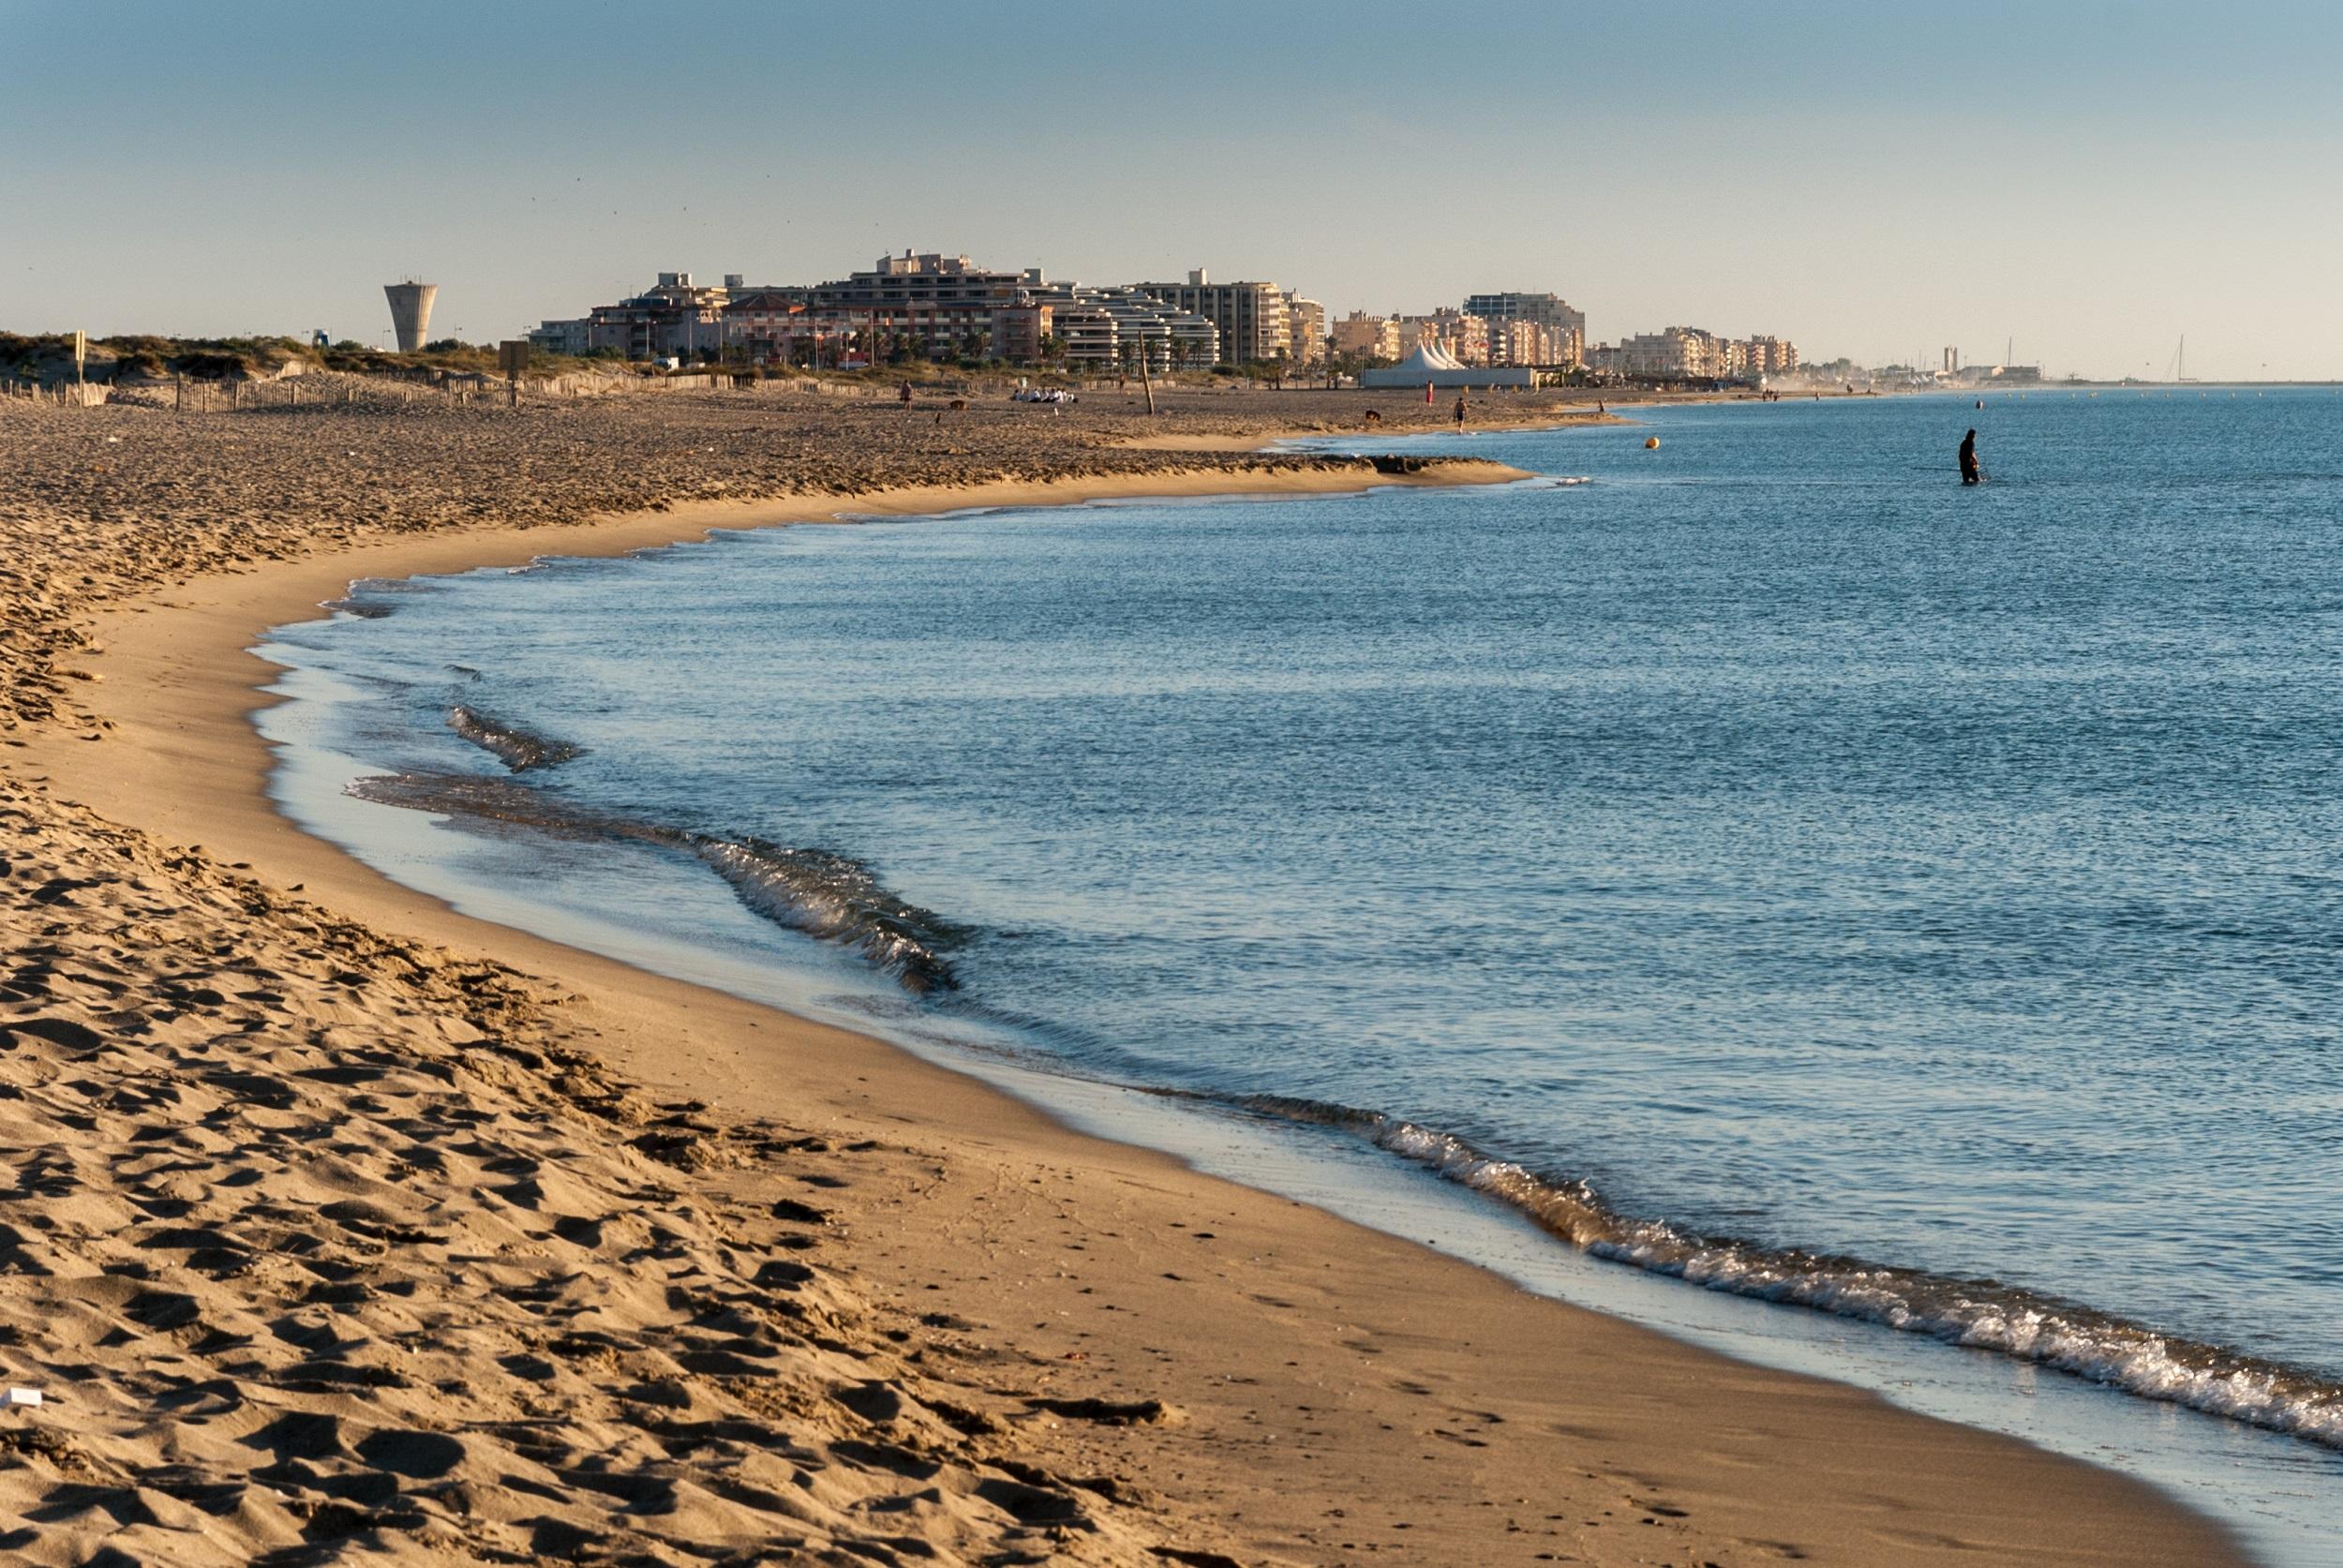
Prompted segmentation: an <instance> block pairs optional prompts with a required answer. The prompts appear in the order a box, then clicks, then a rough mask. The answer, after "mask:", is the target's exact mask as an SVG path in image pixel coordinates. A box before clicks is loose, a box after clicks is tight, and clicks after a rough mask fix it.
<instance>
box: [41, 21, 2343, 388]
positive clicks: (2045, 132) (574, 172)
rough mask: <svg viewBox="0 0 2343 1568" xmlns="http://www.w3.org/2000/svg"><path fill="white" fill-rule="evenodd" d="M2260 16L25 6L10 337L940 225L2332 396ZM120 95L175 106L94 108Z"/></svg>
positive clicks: (790, 255)
mask: <svg viewBox="0 0 2343 1568" xmlns="http://www.w3.org/2000/svg"><path fill="white" fill-rule="evenodd" d="M2250 8H2251V9H2252V10H2253V11H2254V12H2255V13H2256V15H2257V18H2258V21H2259V24H2258V25H2254V26H2240V27H2234V28H2224V29H2220V30H2218V31H2217V32H2214V31H2208V30H2205V29H2203V28H2201V27H2200V26H2198V25H2196V24H2194V23H2193V22H2192V19H2191V13H2190V12H2189V11H2188V10H2187V8H2186V7H2182V6H2179V5H2176V4H2157V3H2151V4H2142V5H2136V6H2129V7H2122V8H2121V11H2120V15H2118V14H2117V13H2113V12H2109V11H2108V10H2106V9H2105V8H2104V7H2084V6H2079V5H2078V6H2068V7H2018V6H2014V5H2008V4H1984V5H1980V6H1976V7H1970V8H1969V9H1967V10H1966V11H1964V12H1963V13H1962V24H1961V26H1960V27H1959V28H1958V29H1957V30H1955V32H1953V33H1952V34H1949V35H1948V32H1947V30H1946V29H1945V28H1943V27H1942V26H1940V25H1937V24H1936V22H1934V21H1933V19H1920V18H1917V17H1915V18H1904V17H1888V16H1881V15H1877V14H1874V12H1873V10H1870V9H1866V8H1862V7H1850V6H1845V5H1837V4H1818V3H1810V4H1799V5H1790V6H1785V7H1768V8H1767V9H1766V11H1765V12H1764V14H1763V15H1762V16H1759V15H1753V14H1744V13H1743V11H1742V10H1741V9H1739V8H1736V7H1724V6H1722V5H1693V6H1688V7H1681V8H1680V9H1679V10H1677V11H1675V12H1672V13H1670V14H1669V15H1667V16H1664V17H1649V16H1643V17H1631V16H1609V15H1597V14H1586V15H1579V14H1575V13H1568V14H1565V13H1557V12H1549V11H1547V10H1545V9H1544V8H1540V7H1527V6H1514V5H1485V6H1477V7H1467V8H1466V9H1465V10H1464V11H1462V12H1460V13H1455V15H1453V16H1441V17H1426V16H1425V13H1423V12H1421V11H1420V10H1418V9H1415V8H1412V7H1404V6H1398V5H1392V4H1386V5H1366V6H1363V7H1324V6H1311V5H1303V6H1295V7H1287V8H1284V9H1282V10H1280V11H1279V12H1278V13H1277V14H1278V15H1279V16H1280V17H1282V18H1284V19H1285V21H1286V22H1287V23H1288V25H1285V26H1280V27H1277V28H1275V29H1272V30H1271V32H1272V35H1273V36H1274V37H1275V40H1276V48H1274V49H1260V50H1219V49H1216V50H1214V51H1213V52H1211V59H1212V61H1213V66H1212V68H1211V69H1209V70H1205V69H1201V68H1193V67H1194V66H1195V62H1194V61H1192V60H1191V61H1190V62H1189V63H1188V66H1187V67H1182V68H1177V69H1174V68H1171V67H1172V66H1173V65H1175V64H1176V60H1174V59H1173V58H1172V57H1171V56H1170V55H1167V54H1166V53H1165V51H1166V50H1167V49H1170V48H1171V45H1172V44H1173V43H1174V42H1175V41H1176V39H1177V38H1178V37H1187V38H1189V39H1190V40H1191V41H1193V40H1194V39H1196V38H1198V37H1201V36H1202V35H1203V34H1204V33H1205V32H1208V31H1210V30H1212V29H1216V28H1217V29H1220V30H1221V31H1222V32H1223V33H1224V34H1226V35H1227V36H1229V37H1237V36H1240V35H1242V36H1250V35H1249V34H1243V30H1244V29H1245V28H1246V25H1247V19H1248V18H1251V17H1252V16H1254V15H1255V14H1256V13H1252V12H1247V11H1245V10H1243V9H1241V8H1237V7H1228V6H1219V5H1211V4H1207V5H1203V6H1200V7H1196V8H1195V9H1194V10H1193V11H1192V12H1190V13H1188V14H1187V16H1186V20H1185V22H1184V24H1183V27H1182V28H1181V29H1178V30H1176V31H1175V33H1174V34H1172V35H1171V36H1166V35H1164V34H1163V33H1162V30H1161V29H1160V28H1159V27H1158V26H1157V20H1156V19H1152V18H1150V17H1147V16H1144V15H1142V13H1136V12H1122V11H1119V10H1112V9H1109V10H1105V11H1102V12H1099V13H1097V14H1096V15H1094V16H1091V17H1086V18H1085V19H1084V25H1083V26H1082V28H1079V29H1075V30H1073V31H1072V32H1071V33H1069V34H1067V35H1066V36H1064V37H1057V38H1056V39H1055V41H1054V42H1053V44H1052V52H1050V53H1049V54H1048V55H1047V56H1046V57H1036V56H1034V55H1032V54H1031V53H1030V52H1020V51H1019V50H1018V49H1016V48H1014V47H1012V45H1011V43H1010V41H1009V40H1013V39H1014V38H1016V37H1018V36H1020V34H1021V32H1022V31H1023V29H1022V28H1021V26H1020V25H1019V22H1020V19H1021V18H1022V17H1025V16H1026V15H1027V14H1028V9H1027V8H1026V7H1020V6H1017V5H1015V4H1008V5H1006V6H1005V7H996V8H994V9H992V10H989V11H987V12H985V13H983V14H982V15H974V14H970V13H964V12H956V11H951V10H947V9H944V8H941V7H939V8H936V9H934V10H932V11H929V12H926V13H925V14H923V15H922V16H921V17H920V18H919V26H920V31H921V36H922V38H923V40H924V45H923V47H922V48H921V49H920V50H918V51H913V52H905V51H903V50H902V49H900V48H897V47H892V45H893V44H894V43H897V42H899V41H900V40H899V39H894V38H892V37H891V33H892V32H893V30H895V29H898V28H899V27H900V26H901V22H899V21H888V20H887V19H885V18H882V17H877V16H871V17H864V16H858V15H833V14H829V13H827V12H815V11H806V12H798V11H795V10H777V11H771V12H765V11H749V12H741V11H738V10H737V9H726V8H724V7H694V6H691V5H683V6H679V7H670V8H668V9H667V10H664V11H663V12H662V13H661V22H660V26H659V28H658V29H657V31H659V32H660V34H661V35H662V36H663V37H671V38H673V39H674V40H675V41H677V42H678V43H680V44H689V45H691V47H690V48H688V49H685V50H682V51H680V52H679V58H678V59H673V60H671V59H668V58H666V57H665V56H664V55H662V54H660V53H659V52H652V54H651V55H650V56H649V57H645V56H644V55H642V54H641V53H640V52H628V51H614V50H611V49H607V48H604V47H600V46H599V45H597V44H595V43H594V40H595V39H596V38H597V37H601V36H603V35H604V34H606V33H607V31H608V29H609V28H610V27H611V26H612V25H614V22H615V19H622V18H623V17H624V16H625V15H627V14H628V13H624V12H621V11H618V10H615V9H612V8H610V7H595V6H555V5H546V4H537V5H527V4H517V5H514V6H510V7H470V8H465V7H454V6H448V5H443V4H438V3H436V0H422V3H419V4H417V5H416V6H414V7H410V16H409V18H408V20H407V22H405V23H403V24H402V26H401V27H399V28H397V29H381V28H379V27H377V26H376V25H375V23H374V22H373V20H372V19H370V18H367V17H366V16H365V15H363V14H361V13H343V12H339V11H336V10H330V9H317V8H309V7H297V6H292V5H290V4H268V3H261V4H255V5H253V6H250V7H242V8H240V9H239V10H238V11H237V12H235V13H233V14H232V15H231V16H228V17H225V18H223V17H221V16H217V15H210V14H202V15H199V14H197V13H193V12H178V11H172V10H168V9H165V10H154V9H150V8H147V7H138V6H134V5H127V4H119V3H109V0H97V3H93V4H89V5H82V6H72V7H67V6H62V5H53V4H46V3H41V0H0V48H5V49H6V50H7V52H8V53H9V55H10V57H11V58H12V59H14V60H16V61H17V62H19V66H20V69H19V73H18V74H19V77H20V79H21V83H22V85H21V87H20V90H19V91H18V92H17V93H16V94H14V95H13V96H12V97H11V99H10V100H9V102H8V103H7V104H6V105H4V106H0V127H5V129H6V133H7V135H8V138H9V141H10V142H11V144H12V145H15V146H18V147H20V148H29V149H31V150H32V154H31V156H29V157H20V158H17V159H14V160H10V161H9V162H8V164H7V166H6V167H5V168H0V203H5V205H6V207H7V210H9V211H11V212H16V213H22V214H34V215H38V225H39V237H38V241H37V243H33V244H26V245H22V246H18V247H15V248H14V251H13V253H12V254H11V256H10V257H9V259H8V261H7V263H6V266H5V270H4V271H0V324H5V325H6V326H7V328H8V329H11V330H16V331H41V330H59V329H68V328H76V327H78V328H82V329H85V330H88V331H91V332H94V333H100V334H105V333H118V332H132V331H155V332H173V333H188V334H216V335H227V334H234V333H242V332H252V331H265V332H287V333H300V332H306V331H308V330H311V329H313V328H320V327H321V328H323V329H325V330H326V331H328V332H329V333H331V334H333V335H335V336H357V337H361V338H366V337H369V336H372V335H373V334H375V333H377V332H379V331H380V328H381V310H380V306H379V300H378V292H377V291H379V289H380V288H381V284H382V283H383V282H384V281H386V280H389V279H393V278H395V277H398V276H405V275H413V276H429V277H432V278H434V279H435V280H437V281H438V282H439V283H440V286H441V288H442V290H443V293H442V296H441V302H442V303H441V308H442V311H443V314H442V317H441V320H442V321H444V322H445V323H446V324H447V326H448V328H449V329H450V330H451V331H453V332H456V333H457V334H458V335H460V336H466V337H468V338H470V339H473V340H480V339H488V338H495V337H498V336H509V335H513V334H515V333H517V332H518V331H520V330H522V329H524V328H525V327H526V326H527V325H528V324H529V323H530V322H533V321H539V320H541V319H543V318H545V317H546V316H548V315H554V314H559V313H560V312H562V311H563V310H566V309H570V308H574V302H575V301H577V300H580V299H605V298H612V297H616V296H617V295H618V294H619V292H620V291H625V290H630V289H635V288H639V287H641V286H642V281H643V280H644V279H646V278H648V277H650V276H654V275H655V274H657V273H658V272H661V271H668V270H674V269H678V268H685V269H689V270H693V271H704V272H707V273H709V274H721V273H724V272H740V273H743V274H745V275H748V276H751V277H756V276H767V277H776V278H778V277H798V278H816V277H827V276H838V275H839V274H840V273H841V272H843V270H845V268H846V266H848V265H859V264H861V261H860V259H862V258H867V257H869V256H873V255H876V254H880V253H882V252H889V251H899V250H901V249H903V248H905V247H911V248H914V249H917V250H944V249H948V250H952V251H956V252H964V253H966V254H969V255H971V256H974V257H977V258H978V259H980V260H981V261H984V262H985V263H986V264H987V265H991V266H997V267H1003V268H1022V267H1026V266H1032V265H1037V264H1040V265H1046V266H1047V267H1049V268H1050V270H1051V271H1052V272H1053V273H1057V274H1060V275H1063V276H1071V277H1077V278H1084V279H1089V278H1139V277H1178V276H1183V275H1184V274H1185V273H1186V270H1188V269H1189V268H1191V267H1195V266H1198V265H1209V266H1210V267H1211V268H1212V269H1213V270H1214V271H1215V272H1216V274H1217V275H1219V276H1229V277H1245V278H1275V279H1279V280H1282V281H1285V282H1287V283H1288V284H1289V285H1290V286H1291V287H1293V288H1295V289H1298V290H1300V291H1304V292H1306V294H1307V295H1308V296H1309V297H1311V298H1313V299H1316V300H1319V301H1321V302H1322V303H1323V304H1324V306H1326V309H1327V312H1328V315H1329V318H1330V319H1337V320H1338V319H1340V318H1342V317H1344V316H1346V315H1348V314H1350V313H1351V312H1352V311H1354V310H1367V311H1371V312H1391V311H1405V310H1411V309H1425V308H1429V307H1430V306H1433V305H1436V304H1446V303H1453V302H1455V300H1458V299H1460V298H1462V297H1463V296H1464V295H1465V294H1466V293H1468V292H1470V291H1481V290H1488V289H1502V290H1525V291H1554V292H1557V293H1560V294H1562V295H1564V296H1565V297H1567V298H1569V299H1571V300H1572V301H1573V302H1574V303H1575V304H1577V305H1578V306H1579V307H1580V308H1582V309H1584V310H1586V311H1587V312H1588V313H1589V318H1590V320H1589V336H1591V337H1594V338H1604V339H1610V338H1616V337H1618V336H1621V335H1624V334H1632V333H1636V332H1648V331H1654V330H1657V329H1659V328H1661V327H1663V326H1664V325H1666V324H1669V323H1672V322H1674V323H1683V322H1700V323H1706V324H1709V325H1710V326H1712V327H1714V328H1716V329H1718V330H1720V331H1724V332H1728V333H1750V332H1771V333H1778V334H1780V335H1782V336H1785V337H1790V338H1794V339H1796V340H1797V341H1798V342H1799V343H1800V344H1801V345H1806V346H1808V348H1809V351H1810V354H1811V355H1812V356H1813V357H1822V358H1829V357H1836V356H1840V355H1844V356H1847V357H1850V358H1852V359H1854V360H1855V361H1857V362H1858V363H1862V364H1872V365H1879V364H1888V363H1898V362H1907V361H1910V360H1913V359H1916V358H1917V359H1918V360H1919V361H1920V362H1921V363H1923V364H1926V363H1932V362H1933V360H1934V358H1935V356H1936V355H1937V354H1938V353H1939V352H1940V351H1941V350H1942V348H1944V347H1947V346H1953V347H1958V348H1959V349H1960V350H1961V351H1962V355H1963V357H1964V359H1969V360H1978V361H1983V360H1992V359H1999V358H2001V357H2003V354H2004V352H2005V346H2006V345H2007V344H2009V343H2010V342H2011V341H2012V340H2013V339H2014V341H2015V345H2016V357H2017V358H2018V359H2020V360H2022V361H2025V362H2028V363H2039V364H2041V365H2043V366H2045V367H2046V368H2048V369H2050V370H2052V371H2053V372H2054V373H2057V374H2066V373H2068V372H2073V373H2079V374H2082V375H2087V376H2093V377H2103V378H2115V377H2121V376H2126V375H2132V376H2139V375H2143V374H2148V373H2151V372H2154V371H2156V370H2158V369H2160V367H2161V366H2163V365H2164V364H2165V362H2166V361H2167V360H2169V358H2170V357H2171V353H2172V351H2173V347H2174V345H2175V344H2176V342H2177V341H2178V339H2179V338H2180V337H2181V336H2183V335H2186V336H2187V338H2188V342H2189V360H2190V367H2191V369H2192V370H2193V371H2195V372H2196V373H2198V374H2201V375H2203V376H2206V377H2226V378H2237V379H2243V378H2270V379H2282V378H2301V379H2323V378H2328V377H2333V376H2336V375H2337V374H2343V312H2338V311H2337V310H2336V307H2335V306H2334V304H2333V302H2332V298H2331V291H2330V287H2329V284H2328V281H2327V273H2328V271H2329V270H2330V269H2329V264H2328V261H2327V260H2326V258H2328V257H2330V256H2331V255H2332V254H2333V253H2334V251H2335V249H2336V247H2337V246H2338V244H2343V217H2338V215H2336V213H2334V212H2332V211H2330V210H2327V207H2326V206H2325V205H2324V204H2320V203H2315V202H2313V203H2306V202H2303V201H2302V200H2301V193H2302V192H2304V191H2306V190H2311V189H2316V188H2319V187H2320V186H2321V182H2322V180H2323V178H2324V174H2323V171H2325V170H2327V169H2329V168H2331V167H2332V166H2333V164H2334V163H2335V162H2336V159H2337V158H2338V157H2343V129H2338V127H2336V125H2335V124H2334V123H2333V122H2332V116H2331V115H2325V114H2322V113H2321V112H2319V108H2318V106H2319V105H2320V104H2321V103H2323V101H2324V97H2323V88H2322V87H2321V86H2320V85H2319V83H2318V82H2317V80H2316V78H2317V70H2316V68H2315V62H2318V61H2321V60H2324V59H2331V58H2333V57H2335V55H2336V53H2337V52H2343V17H2337V16H2336V15H2334V14H2332V13H2330V12H2328V11H2325V10H2322V9H2320V8H2315V7H2309V6H2306V5H2281V4H2264V5H2261V6H2257V7H2250ZM1031 14H1033V15H1035V16H1038V15H1039V14H1040V13H1038V12H1033V13H1031ZM1428 37H1443V38H1448V39H1450V40H1452V41H1453V42H1454V43H1455V46H1456V49H1457V50H1458V51H1459V52H1458V53H1457V54H1456V56H1455V59H1453V60H1450V62H1449V64H1448V65H1444V66H1441V67H1438V68H1435V69H1432V70H1430V71H1429V72H1428V73H1427V71H1426V70H1425V69H1423V68H1419V67H1416V66H1415V65H1413V64H1411V61H1412V60H1413V58H1414V56H1413V55H1412V54H1411V52H1410V49H1409V48H1406V47H1402V43H1403V42H1404V41H1405V40H1408V39H1410V38H1419V39H1420V38H1428ZM718 39H721V40H722V47H717V44H716V40H718ZM1988 40H1990V44H1991V49H1992V58H1991V59H1990V60H1988V59H1985V58H1981V57H1972V56H1971V54H1970V53H1969V49H1970V46H1971V45H1973V44H1980V43H1984V42H1986V41H1988ZM1443 58H1445V56H1443ZM1466 58H1469V59H1470V69H1469V70H1467V69H1464V67H1463V66H1462V64H1461V62H1462V61H1463V60H1464V59H1466ZM881 60H884V61H885V62H886V65H885V67H884V69H881V68H880V67H878V66H876V65H875V64H874V62H877V61H881ZM1131 62H1137V65H1136V66H1132V65H1131V64H1130V63H1131ZM1150 62H1152V64H1150ZM326 65H330V66H331V67H332V69H331V70H330V71H325V70H321V69H319V68H317V67H321V66H326ZM1452 67H1453V68H1452ZM94 82H132V83H136V86H135V87H126V88H122V89H119V90H112V91H108V92H107V93H105V94H104V95H103V102H102V105H99V104H94V102H93V99H92V98H91V96H90V95H91V92H92V84H93V83H94ZM2179 105H2187V106H2190V107H2191V108H2192V109H2194V110H2195V111H2197V112H2192V113H2189V114H2186V115H2183V114H2178V113H2175V112H2174V109H2175V106H2179ZM246 126H251V127H255V128H256V130H257V131H258V133H257V134H253V135H246V134H243V132H242V129H238V133H237V134H235V135H233V136H226V135H222V134H220V133H221V132H222V131H224V130H226V129H228V128H230V127H246ZM66 127H71V130H70V132H69V133H68V132H67V129H66ZM126 240H128V241H130V242H132V243H125V241H126ZM163 257H168V258H169V262H168V264H164V263H163V261H161V260H159V259H160V258H163Z"/></svg>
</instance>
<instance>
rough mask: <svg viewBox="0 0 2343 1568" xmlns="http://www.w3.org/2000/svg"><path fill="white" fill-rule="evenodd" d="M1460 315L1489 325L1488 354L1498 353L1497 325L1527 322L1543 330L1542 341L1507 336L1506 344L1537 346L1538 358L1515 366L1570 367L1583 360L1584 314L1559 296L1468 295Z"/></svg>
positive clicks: (1584, 344) (1584, 347)
mask: <svg viewBox="0 0 2343 1568" xmlns="http://www.w3.org/2000/svg"><path fill="white" fill-rule="evenodd" d="M1464 313H1465V314H1466V315H1468V316H1478V317H1480V318H1481V319H1482V320H1484V321H1487V322H1488V323H1489V324H1490V329H1491V336H1490V342H1491V344H1492V349H1491V351H1492V352H1498V351H1499V350H1497V349H1496V348H1495V347H1494V345H1495V344H1496V342H1497V337H1498V334H1497V328H1498V324H1499V323H1500V322H1509V321H1531V322H1534V323H1536V324H1537V325H1538V326H1541V327H1543V328H1545V332H1546V335H1547V336H1545V338H1544V339H1543V340H1532V339H1524V338H1520V337H1518V336H1512V335H1510V334H1509V335H1507V337H1508V341H1510V342H1515V343H1524V342H1531V341H1535V342H1536V343H1537V352H1538V354H1539V357H1538V358H1536V359H1534V360H1516V361H1515V362H1514V363H1515V364H1521V365H1560V366H1574V365H1576V364H1578V363H1579V362H1580V361H1581V360H1583V359H1584V358H1585V357H1586V350H1587V313H1586V312H1585V311H1583V310H1577V309H1574V308H1573V307H1572V306H1571V304H1570V302H1569V301H1568V300H1565V299H1563V298H1562V297H1561V295H1560V294H1526V293H1510V292H1509V293H1488V294H1472V295H1470V296H1468V297H1467V298H1466V300H1465V302H1464Z"/></svg>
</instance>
